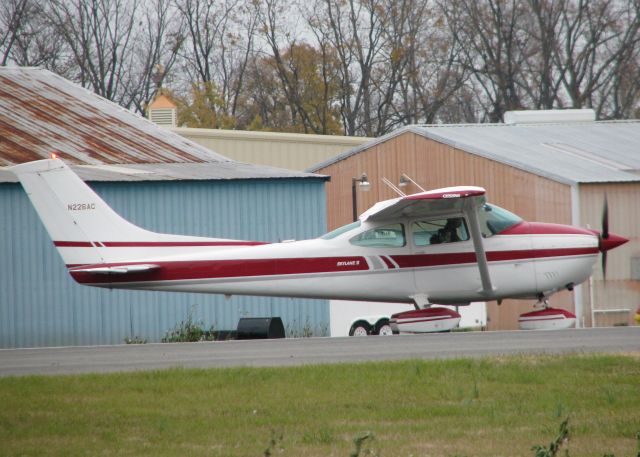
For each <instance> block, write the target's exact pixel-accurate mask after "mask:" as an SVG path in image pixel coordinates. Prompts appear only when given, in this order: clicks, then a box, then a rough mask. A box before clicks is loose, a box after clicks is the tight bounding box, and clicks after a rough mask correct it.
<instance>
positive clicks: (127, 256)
mask: <svg viewBox="0 0 640 457" xmlns="http://www.w3.org/2000/svg"><path fill="white" fill-rule="evenodd" d="M9 170H10V171H11V172H13V173H14V174H15V175H16V176H17V177H18V179H19V180H20V182H21V184H22V186H23V187H24V189H25V191H26V192H27V195H28V196H29V199H30V200H31V203H32V204H33V206H34V207H35V209H36V212H37V213H38V215H39V216H40V219H41V220H42V222H43V224H44V226H45V228H46V229H47V232H48V233H49V236H50V237H51V239H52V240H53V244H54V245H55V246H56V248H57V249H58V252H59V253H60V255H61V256H62V259H63V260H64V262H65V264H66V265H67V266H68V267H77V266H80V265H93V264H109V263H117V262H130V261H139V260H140V259H145V258H156V257H163V256H167V255H176V254H188V253H191V252H196V251H198V250H202V247H203V246H237V245H247V244H258V243H251V242H241V241H238V240H226V239H220V238H202V237H192V236H182V235H170V234H162V233H155V232H151V231H148V230H145V229H143V228H140V227H138V226H136V225H134V224H132V223H130V222H129V221H127V220H125V219H124V218H122V217H121V216H120V215H118V214H117V213H116V212H115V211H114V210H113V209H111V208H110V207H109V205H107V203H106V202H105V201H104V200H102V198H100V197H99V196H98V194H96V193H95V192H94V191H93V190H92V189H91V188H90V187H89V186H88V185H87V184H85V183H84V181H82V180H81V179H80V178H79V177H78V175H76V174H75V173H74V172H73V171H72V170H71V169H70V168H69V167H68V166H67V165H66V164H65V163H64V162H63V161H62V160H60V159H49V160H39V161H35V162H29V163H24V164H20V165H16V166H13V167H11V168H9Z"/></svg>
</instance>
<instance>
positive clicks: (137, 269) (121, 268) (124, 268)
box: [70, 263, 160, 275]
mask: <svg viewBox="0 0 640 457" xmlns="http://www.w3.org/2000/svg"><path fill="white" fill-rule="evenodd" d="M159 268H160V265H153V264H149V263H145V264H135V265H118V266H113V267H95V266H91V267H86V268H72V269H71V270H70V271H72V272H74V273H76V272H79V273H93V274H104V275H113V274H116V275H124V274H129V273H143V272H146V271H152V270H157V269H159Z"/></svg>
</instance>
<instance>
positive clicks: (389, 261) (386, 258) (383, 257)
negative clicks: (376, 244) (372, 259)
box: [380, 255, 396, 270]
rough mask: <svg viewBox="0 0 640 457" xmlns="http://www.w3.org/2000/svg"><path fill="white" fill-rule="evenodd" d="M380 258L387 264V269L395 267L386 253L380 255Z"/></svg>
mask: <svg viewBox="0 0 640 457" xmlns="http://www.w3.org/2000/svg"><path fill="white" fill-rule="evenodd" d="M380 258H381V259H382V261H383V262H384V263H385V264H386V265H387V268H388V269H389V270H393V269H394V268H395V267H396V266H395V265H394V264H393V262H392V261H391V259H389V257H387V256H386V255H381V256H380Z"/></svg>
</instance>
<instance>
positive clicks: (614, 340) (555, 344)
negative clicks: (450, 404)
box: [0, 327, 640, 376]
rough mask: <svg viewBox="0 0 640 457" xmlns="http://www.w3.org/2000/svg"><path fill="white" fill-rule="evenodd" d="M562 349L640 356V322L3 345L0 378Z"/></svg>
mask: <svg viewBox="0 0 640 457" xmlns="http://www.w3.org/2000/svg"><path fill="white" fill-rule="evenodd" d="M560 353H580V354H587V353H635V354H639V355H640V327H614V328H595V329H569V330H553V331H512V332H465V333H445V334H423V335H399V336H398V335H396V336H386V337H383V336H370V337H360V338H354V337H351V338H349V337H347V338H300V339H284V340H260V341H225V342H202V343H174V344H140V345H118V346H87V347H60V348H34V349H2V350H0V376H11V375H18V376H19V375H29V374H50V375H53V374H67V373H106V372H118V371H137V370H159V369H165V368H170V367H184V368H220V367H237V366H292V365H307V364H321V363H343V362H363V361H372V360H402V359H444V358H461V357H486V356H499V355H511V354H560Z"/></svg>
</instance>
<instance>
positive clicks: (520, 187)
mask: <svg viewBox="0 0 640 457" xmlns="http://www.w3.org/2000/svg"><path fill="white" fill-rule="evenodd" d="M511 122H512V123H511V124H491V125H487V124H474V125H440V126H437V125H426V126H408V127H405V128H402V129H399V130H397V131H395V132H392V133H391V134H388V135H386V136H383V137H381V138H378V139H376V140H373V141H370V142H368V143H366V144H364V145H362V146H360V147H357V148H354V149H352V150H350V151H347V152H345V153H343V154H340V155H338V156H337V157H335V158H333V159H330V160H328V161H325V162H323V163H320V164H318V165H316V166H313V167H310V168H308V169H307V170H308V171H313V172H317V173H320V174H324V175H329V176H331V181H330V182H328V183H327V199H328V204H327V225H328V228H329V229H333V228H336V227H339V226H341V225H344V224H346V223H348V222H350V221H351V220H352V192H351V190H352V178H354V177H356V178H357V177H359V176H361V174H362V173H366V174H367V176H368V178H369V182H371V184H372V188H371V191H369V192H362V191H358V192H357V206H358V213H360V212H362V211H364V210H366V209H367V208H369V207H370V206H371V205H373V204H374V203H376V202H377V201H380V200H384V199H388V198H394V197H396V196H397V195H396V194H395V193H394V192H393V191H392V190H391V189H390V188H389V187H388V186H387V185H384V184H383V183H382V180H383V178H387V179H388V180H390V181H391V182H393V183H396V185H397V183H398V180H399V178H400V176H401V175H402V174H403V173H405V174H406V175H408V176H409V177H410V178H412V179H413V180H414V181H415V182H416V183H418V184H420V185H421V186H422V187H424V188H425V189H435V188H440V187H447V186H454V185H475V186H481V187H484V188H485V189H486V190H487V198H488V200H489V201H491V202H493V203H495V204H497V205H499V206H502V207H504V208H506V209H509V210H511V211H513V212H515V213H517V214H518V215H520V216H521V217H523V218H524V219H526V220H530V221H541V222H555V223H563V224H573V225H576V226H581V227H592V228H594V229H600V226H601V215H602V210H603V204H604V199H605V195H606V196H607V199H608V203H609V221H610V229H611V231H613V232H615V233H618V234H620V235H623V236H625V237H627V238H629V240H630V241H629V243H627V244H625V245H623V246H622V247H619V248H617V249H615V250H613V251H611V252H609V256H608V265H607V278H606V279H607V280H606V282H603V275H602V271H601V269H600V268H597V270H596V271H595V274H594V276H593V279H592V285H593V287H590V284H589V283H586V284H583V285H582V286H579V287H576V289H575V290H574V292H562V293H559V294H556V295H554V296H552V297H551V304H552V305H553V306H558V307H563V308H565V309H569V310H571V311H573V312H575V313H576V315H577V316H578V319H579V321H580V325H584V326H587V327H588V326H591V325H596V326H602V325H617V324H621V325H624V324H630V323H631V322H632V321H631V316H632V315H633V313H634V312H635V310H636V308H637V306H638V304H640V281H639V280H640V239H639V237H640V174H639V173H638V172H639V171H640V149H639V148H640V121H620V122H595V121H586V122H585V121H579V122H575V121H574V122H572V121H571V120H570V119H567V120H563V118H562V117H559V118H556V119H555V120H554V122H553V123H550V122H549V119H546V122H545V119H544V118H542V119H534V120H533V122H531V123H521V122H518V120H517V119H516V120H515V121H513V120H512V121H511ZM404 191H405V192H406V193H415V192H419V189H418V188H417V187H416V186H415V185H414V184H410V185H409V187H406V188H404ZM531 305H532V303H531V302H522V301H505V302H504V303H503V304H502V305H501V306H497V304H496V303H489V305H488V315H489V322H488V328H489V329H516V328H518V316H519V315H520V314H521V313H523V312H527V311H531V310H532V308H531Z"/></svg>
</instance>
